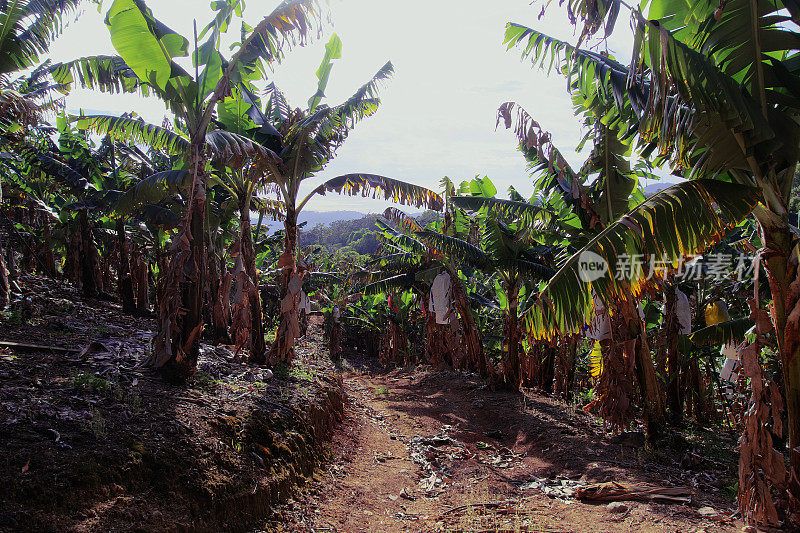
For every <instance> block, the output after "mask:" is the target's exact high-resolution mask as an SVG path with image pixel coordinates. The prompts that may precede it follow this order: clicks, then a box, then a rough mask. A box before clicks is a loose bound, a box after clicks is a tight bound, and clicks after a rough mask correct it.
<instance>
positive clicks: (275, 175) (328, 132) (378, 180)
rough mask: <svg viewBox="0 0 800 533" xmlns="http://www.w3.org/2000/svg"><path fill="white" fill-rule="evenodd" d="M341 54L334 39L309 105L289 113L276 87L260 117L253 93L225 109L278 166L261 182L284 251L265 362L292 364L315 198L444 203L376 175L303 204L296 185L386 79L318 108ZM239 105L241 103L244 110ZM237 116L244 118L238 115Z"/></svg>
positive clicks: (341, 184)
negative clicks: (275, 203) (300, 262)
mask: <svg viewBox="0 0 800 533" xmlns="http://www.w3.org/2000/svg"><path fill="white" fill-rule="evenodd" d="M340 55H341V41H340V40H339V38H338V37H337V36H336V35H334V36H333V37H332V38H331V39H330V41H329V42H328V44H327V46H326V49H325V56H324V58H323V60H322V63H321V65H320V67H319V69H318V70H317V80H318V84H317V85H318V88H317V91H316V93H315V94H314V95H312V96H311V98H309V100H308V106H307V107H306V109H304V110H301V109H292V108H291V106H290V105H289V103H288V101H287V100H286V97H285V96H284V95H283V93H282V92H281V91H280V90H279V89H278V88H277V87H276V86H275V85H274V84H270V85H269V86H268V87H267V91H266V98H267V102H266V104H265V106H264V109H263V111H262V110H260V109H258V107H259V106H260V102H259V100H258V99H256V98H255V97H254V96H253V95H252V94H248V92H247V91H244V90H243V91H242V92H241V93H240V95H238V99H237V95H233V96H232V98H231V99H230V100H226V101H224V102H222V106H223V107H224V106H225V105H226V104H228V103H230V104H231V107H234V106H236V108H237V109H243V110H244V112H245V113H246V114H247V121H248V123H249V124H250V127H249V128H248V129H247V133H246V134H247V135H249V136H252V138H253V140H254V141H256V142H258V143H260V144H261V145H263V146H266V147H269V148H270V149H272V150H273V151H274V153H277V154H278V155H279V160H278V161H272V160H266V161H265V167H266V170H265V175H266V179H267V180H268V181H270V182H272V183H275V185H276V186H277V188H278V191H279V194H280V202H281V203H282V204H283V213H284V228H285V229H284V252H283V255H282V256H281V258H280V260H279V263H278V266H279V268H281V269H282V273H281V280H280V282H281V283H280V285H281V294H280V299H281V312H280V322H279V325H278V331H277V334H276V338H275V342H274V343H273V345H272V347H271V348H270V350H269V354H268V357H267V359H268V361H269V362H270V363H276V362H278V361H285V362H288V361H291V359H292V358H293V355H294V342H295V339H296V338H297V337H298V336H299V333H300V328H299V323H298V310H297V305H298V302H299V297H300V289H301V287H302V276H301V273H300V272H299V271H298V269H297V252H296V249H297V217H298V214H299V213H300V212H301V211H302V210H303V209H304V208H305V206H306V205H308V202H309V201H310V200H311V199H312V198H313V197H314V196H316V195H324V194H326V193H328V192H336V193H339V194H347V195H357V194H361V195H363V196H368V195H374V194H377V193H380V194H382V195H383V197H384V198H385V199H387V200H391V201H394V202H398V203H402V204H411V205H415V206H416V207H427V208H430V209H436V210H439V209H441V206H442V200H441V198H440V197H439V195H437V194H435V193H434V192H432V191H430V190H428V189H426V188H424V187H420V186H417V185H413V184H410V183H406V182H402V181H398V180H395V179H392V178H388V177H384V176H379V175H375V174H361V173H353V174H345V175H342V176H338V177H335V178H333V179H330V180H327V181H325V182H324V183H321V184H320V185H318V186H316V187H315V188H314V189H313V190H312V191H311V192H310V193H309V194H308V195H306V196H305V197H304V198H302V199H301V198H300V196H299V195H300V187H301V185H302V184H303V183H304V182H305V181H306V180H307V179H309V178H313V177H314V176H315V175H317V174H318V173H319V172H320V171H322V170H323V169H324V168H325V166H326V165H327V164H328V163H329V162H330V161H331V160H332V159H333V158H334V157H335V155H336V150H337V149H338V148H339V147H340V146H341V145H342V144H343V143H344V141H345V140H346V139H347V136H348V134H349V133H350V131H351V130H352V128H354V127H355V125H356V124H357V123H358V122H359V121H361V120H362V119H364V118H366V117H369V116H372V115H373V114H374V113H375V112H376V111H377V110H378V106H379V104H380V99H379V98H378V89H379V84H380V83H381V82H382V81H383V80H386V79H388V78H389V77H390V76H391V74H392V72H393V67H392V64H391V63H386V64H385V65H384V66H383V67H381V68H380V69H379V70H378V72H377V73H376V74H375V75H374V76H373V77H372V78H371V79H370V80H369V81H368V82H367V83H365V84H364V85H363V86H361V87H360V88H359V89H358V90H357V91H356V92H355V93H354V94H353V96H351V97H350V98H349V99H347V100H346V101H345V102H344V103H342V104H339V105H335V106H328V105H327V104H325V103H323V100H324V98H325V91H326V88H327V84H328V80H329V77H330V72H331V68H332V65H333V60H335V59H337V58H338V57H340ZM241 102H244V103H245V104H246V105H242V104H241ZM238 116H241V113H239V114H238Z"/></svg>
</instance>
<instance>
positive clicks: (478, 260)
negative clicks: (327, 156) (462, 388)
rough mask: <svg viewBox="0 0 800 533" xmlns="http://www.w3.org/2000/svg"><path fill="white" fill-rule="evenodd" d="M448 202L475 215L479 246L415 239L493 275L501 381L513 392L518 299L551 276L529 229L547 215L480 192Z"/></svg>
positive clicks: (517, 378) (518, 378)
mask: <svg viewBox="0 0 800 533" xmlns="http://www.w3.org/2000/svg"><path fill="white" fill-rule="evenodd" d="M463 189H464V187H462V190H463ZM473 189H474V188H473ZM492 190H494V188H493V187H492ZM449 201H450V202H452V203H453V204H454V205H455V206H458V207H459V208H463V209H467V210H470V211H473V212H476V213H478V214H479V217H478V220H479V223H480V233H479V236H478V239H477V242H478V243H479V246H476V245H474V244H471V243H469V242H467V241H465V240H463V239H459V238H458V237H451V236H448V235H443V234H440V233H436V232H432V231H429V230H428V231H424V232H420V233H418V235H419V236H420V238H421V239H423V241H425V242H427V243H429V244H430V245H431V246H433V247H435V248H436V249H438V250H439V251H440V252H442V253H443V254H445V255H447V256H449V257H450V258H452V259H453V260H455V261H457V262H459V263H461V264H467V265H470V266H471V267H473V268H476V269H479V270H482V271H484V272H485V273H487V274H488V275H490V276H497V288H498V290H497V300H498V302H499V307H500V308H501V309H502V311H503V315H504V319H503V338H504V342H505V347H504V350H503V356H502V360H501V378H502V380H503V381H504V384H505V385H506V386H507V387H509V388H511V389H513V390H518V389H519V387H520V386H521V385H522V375H521V363H522V361H521V357H520V348H521V340H522V339H521V335H520V334H521V330H520V327H519V317H520V315H519V303H520V297H521V296H522V295H524V294H525V293H531V292H533V291H534V290H535V287H534V282H538V281H543V280H546V279H549V277H550V276H551V275H552V274H553V273H554V271H553V270H552V269H551V267H550V266H549V265H547V264H546V262H544V260H543V256H544V255H546V254H545V252H544V248H545V247H543V246H541V245H539V244H538V243H537V241H536V238H535V230H533V231H532V228H535V227H537V226H540V225H541V223H542V221H543V219H548V218H549V213H547V212H546V210H544V209H542V208H541V207H540V206H537V205H534V204H531V203H528V202H525V201H520V199H516V200H504V199H500V198H494V197H493V196H486V195H481V194H475V195H472V196H454V197H450V198H449Z"/></svg>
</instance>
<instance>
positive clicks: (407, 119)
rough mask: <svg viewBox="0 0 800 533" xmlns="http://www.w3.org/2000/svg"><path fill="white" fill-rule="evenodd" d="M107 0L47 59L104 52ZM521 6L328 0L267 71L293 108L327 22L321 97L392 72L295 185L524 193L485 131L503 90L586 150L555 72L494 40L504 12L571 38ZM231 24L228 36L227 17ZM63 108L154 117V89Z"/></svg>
mask: <svg viewBox="0 0 800 533" xmlns="http://www.w3.org/2000/svg"><path fill="white" fill-rule="evenodd" d="M110 4H111V2H110V1H108V0H106V2H105V6H104V11H103V14H100V13H97V11H96V9H94V8H93V7H88V8H87V9H86V10H85V12H84V13H83V14H82V16H80V17H79V18H78V20H77V21H76V22H72V23H71V24H70V27H69V28H68V29H67V30H66V32H65V33H64V35H62V36H61V37H60V38H59V40H58V41H56V43H55V45H54V46H53V47H52V53H51V57H52V58H53V60H54V61H64V60H69V59H73V58H76V57H80V56H84V55H94V54H101V53H106V54H113V53H115V52H114V49H113V47H112V45H111V40H110V38H109V36H108V31H107V29H106V27H105V26H104V24H103V16H104V14H105V9H107V7H108V6H109V5H110ZM147 4H148V6H149V7H150V8H151V9H152V10H153V12H154V14H155V16H156V17H157V18H159V19H160V20H161V21H163V22H164V23H166V24H167V25H168V26H170V27H171V28H173V29H174V30H176V31H178V32H179V33H181V34H183V35H185V36H190V35H191V34H192V21H193V19H194V18H196V19H197V24H198V27H200V28H202V27H203V26H205V24H206V23H207V22H208V21H209V20H210V18H211V10H210V8H209V2H208V1H207V0H148V1H147ZM277 4H278V2H277V1H276V0H248V1H247V9H246V11H245V20H246V21H248V22H249V23H250V24H251V25H254V24H255V23H256V22H257V21H258V20H259V19H260V18H261V17H262V16H263V15H265V14H267V13H269V12H270V11H271V10H272V9H273V8H274V7H275V6H276V5H277ZM528 4H529V2H528V0H500V1H497V2H493V3H487V2H485V1H478V0H460V1H459V0H404V1H402V2H397V1H396V0H392V1H390V0H333V1H332V2H331V10H332V13H333V22H334V25H333V27H332V28H330V27H329V28H326V32H325V35H324V36H323V38H322V39H319V40H315V41H313V42H312V43H311V44H310V45H308V46H306V47H305V48H297V49H295V50H293V51H291V52H290V53H288V54H287V57H286V59H285V60H284V62H283V63H282V64H281V65H279V66H278V67H277V68H276V70H275V72H274V78H273V79H274V81H275V82H276V83H277V84H278V86H279V87H281V88H282V89H283V91H284V92H285V93H286V94H287V96H288V98H289V100H290V103H291V104H292V105H293V106H295V107H302V108H304V107H305V106H306V102H307V100H308V98H309V96H311V95H312V94H313V93H314V92H315V90H316V81H317V80H316V76H315V71H316V69H317V66H318V65H319V62H320V60H321V59H322V55H323V48H324V44H325V43H326V42H327V40H328V38H329V37H330V34H331V33H332V32H333V31H335V32H336V33H337V34H338V35H339V36H340V37H341V39H342V42H343V49H342V59H340V60H338V61H337V62H336V63H335V65H334V68H333V71H332V74H331V79H330V83H329V84H328V91H327V93H328V94H327V96H328V102H329V103H330V104H337V103H340V102H341V101H343V100H344V99H346V98H347V97H349V96H350V95H351V94H352V93H353V92H354V91H355V90H356V89H357V88H358V87H359V86H361V85H362V84H363V83H364V82H365V81H367V80H368V79H369V78H370V77H371V76H372V75H373V74H374V73H375V71H377V69H378V68H379V67H381V66H382V65H383V64H384V63H385V62H386V61H387V60H391V61H392V62H393V64H394V66H395V76H394V78H393V79H392V80H390V81H389V82H388V83H387V84H386V85H385V86H384V88H383V91H382V99H383V104H382V106H381V108H380V110H379V111H378V113H377V114H376V115H375V116H373V117H372V118H369V119H367V120H365V121H363V122H361V123H360V124H359V125H358V126H357V127H356V129H355V130H354V131H353V132H352V133H351V134H350V137H349V138H348V140H347V142H346V143H345V144H344V146H342V148H341V149H340V150H339V152H338V157H337V158H336V159H335V160H334V161H333V162H332V163H331V164H330V165H329V166H328V167H327V168H326V169H325V170H324V171H323V172H322V173H320V175H319V176H318V177H316V178H311V179H309V180H307V183H306V187H305V188H306V189H307V190H310V189H311V188H312V185H313V184H319V183H320V182H321V181H322V180H323V179H328V178H332V177H335V176H338V175H340V174H346V173H351V172H369V173H375V174H383V175H386V176H389V177H393V178H397V179H401V180H405V181H411V182H413V183H417V184H420V185H424V186H426V187H430V188H432V189H434V190H437V191H438V190H439V180H441V178H442V177H443V176H449V177H450V178H451V179H453V180H454V181H456V182H457V183H458V182H460V181H461V180H464V179H470V178H472V177H474V176H475V175H476V174H480V175H481V176H483V175H487V176H489V178H491V179H492V181H493V182H494V183H495V185H497V188H498V190H499V191H500V192H501V193H503V194H504V192H505V189H506V188H507V187H508V186H509V185H514V187H516V188H517V190H519V191H520V192H521V193H522V194H523V195H526V196H529V195H530V194H531V193H532V190H533V186H532V183H531V180H530V178H529V177H528V175H527V173H526V170H525V161H524V159H523V158H522V156H521V154H520V153H519V152H517V151H516V148H515V147H516V140H515V138H514V136H513V134H512V133H511V132H510V131H506V130H505V129H503V128H502V127H501V129H498V130H495V118H496V110H497V108H498V107H499V105H500V104H502V103H503V102H505V101H508V100H514V101H516V102H518V103H520V104H522V105H523V107H525V108H526V109H527V110H528V111H529V112H530V113H531V115H532V116H533V117H534V119H536V120H537V121H538V122H539V123H540V124H541V125H542V126H543V127H544V128H545V129H547V130H549V131H550V132H551V133H552V134H553V138H554V141H555V143H556V144H557V145H558V146H559V147H560V148H561V149H562V151H563V152H564V153H565V155H566V156H567V158H568V159H570V161H571V163H573V164H575V165H578V163H579V162H580V161H582V159H583V158H585V157H586V155H587V154H582V155H576V154H575V152H574V147H575V146H576V144H577V142H578V139H579V121H578V119H577V118H575V117H574V116H573V113H572V108H571V103H570V99H569V97H568V96H567V93H566V91H565V86H566V82H565V80H564V79H563V78H561V77H560V76H556V75H553V76H552V77H549V78H548V77H547V76H546V74H545V73H543V72H541V71H539V70H537V69H533V68H532V67H531V65H530V63H521V62H520V59H519V51H518V50H512V51H506V50H505V47H504V46H503V44H502V42H503V35H504V31H505V25H506V23H507V22H509V21H513V22H518V23H521V24H524V25H527V26H531V27H533V28H536V29H539V30H541V31H544V32H546V33H548V34H550V35H552V36H554V37H558V38H561V39H566V40H570V41H571V42H573V43H574V42H575V40H576V37H575V34H574V29H573V27H572V26H571V25H570V24H569V23H568V21H567V19H566V15H565V13H564V9H563V8H559V7H558V6H557V5H555V2H554V5H553V6H552V7H551V8H550V9H548V11H547V14H546V15H545V17H544V18H543V19H542V20H538V19H537V15H538V13H539V6H538V5H533V6H530V5H528ZM617 24H618V30H617V31H616V32H615V39H614V40H611V41H610V42H609V46H610V47H611V48H612V50H614V51H616V52H617V53H618V55H619V56H620V57H622V58H623V60H624V61H627V58H628V57H630V55H629V54H630V52H629V50H630V44H629V43H628V42H626V41H625V40H623V41H620V40H619V39H620V38H623V39H624V38H625V37H626V36H627V35H629V34H630V31H626V29H627V28H626V27H627V17H626V14H625V13H624V11H623V12H622V13H620V17H619V20H618V22H617ZM231 31H232V32H233V33H234V35H235V36H238V32H239V22H238V21H236V22H235V25H234V26H233V27H232V29H231ZM67 109H68V111H69V112H72V113H77V112H78V110H80V109H83V110H84V111H85V112H87V113H113V114H121V113H123V112H126V111H136V112H137V113H138V114H139V115H141V116H143V117H144V118H145V119H146V120H148V121H152V122H155V123H159V124H160V123H161V120H162V118H163V117H164V115H165V110H164V106H163V105H162V104H160V103H159V102H158V101H157V100H155V99H144V98H140V97H137V96H135V95H104V94H100V93H95V92H91V91H86V90H81V89H77V90H75V91H73V93H72V94H71V95H70V96H69V97H68V100H67ZM387 205H389V204H387V203H385V202H376V201H374V200H372V199H363V198H360V197H346V196H337V195H328V196H325V197H318V198H316V199H314V200H312V202H310V203H309V206H308V208H309V209H311V210H315V211H332V210H356V211H364V212H378V211H382V210H383V209H384V208H385V207H386V206H387Z"/></svg>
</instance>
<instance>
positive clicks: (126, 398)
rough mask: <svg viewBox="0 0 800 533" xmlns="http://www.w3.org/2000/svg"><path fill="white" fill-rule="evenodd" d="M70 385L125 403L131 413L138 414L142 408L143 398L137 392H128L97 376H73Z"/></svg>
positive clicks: (86, 374) (84, 374) (116, 384)
mask: <svg viewBox="0 0 800 533" xmlns="http://www.w3.org/2000/svg"><path fill="white" fill-rule="evenodd" d="M69 384H70V385H71V386H73V387H76V388H81V389H85V390H93V391H95V392H99V393H101V394H105V395H107V396H110V397H112V398H114V399H115V400H117V401H118V402H125V404H126V405H127V406H128V407H129V409H130V411H131V412H138V411H139V410H140V409H141V407H142V397H141V396H140V395H139V393H137V392H133V391H127V390H125V389H124V388H123V387H122V386H120V385H119V384H118V383H115V382H113V381H108V380H107V379H103V378H101V377H100V376H98V375H96V374H88V373H86V372H81V373H80V374H75V375H73V376H72V377H71V378H70V380H69Z"/></svg>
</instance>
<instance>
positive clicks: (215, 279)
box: [208, 253, 231, 344]
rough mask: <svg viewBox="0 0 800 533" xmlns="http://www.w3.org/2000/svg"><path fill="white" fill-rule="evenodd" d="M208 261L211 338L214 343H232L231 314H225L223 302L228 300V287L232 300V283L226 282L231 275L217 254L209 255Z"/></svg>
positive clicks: (222, 259)
mask: <svg viewBox="0 0 800 533" xmlns="http://www.w3.org/2000/svg"><path fill="white" fill-rule="evenodd" d="M209 255H210V257H209V261H208V275H209V277H210V280H209V285H210V288H209V291H210V293H211V328H212V334H211V338H212V339H213V340H214V343H225V344H229V343H230V336H229V335H228V326H229V325H230V314H227V315H226V314H225V306H224V304H223V302H224V301H225V300H226V298H225V295H224V292H225V290H226V287H227V291H228V298H227V299H230V292H231V283H230V281H228V283H227V284H226V282H225V280H226V278H227V279H230V275H229V274H228V272H227V271H226V270H227V269H226V265H225V260H224V258H219V257H217V254H216V253H214V254H211V253H210V254H209Z"/></svg>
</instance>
